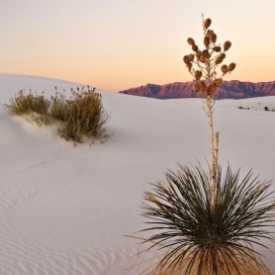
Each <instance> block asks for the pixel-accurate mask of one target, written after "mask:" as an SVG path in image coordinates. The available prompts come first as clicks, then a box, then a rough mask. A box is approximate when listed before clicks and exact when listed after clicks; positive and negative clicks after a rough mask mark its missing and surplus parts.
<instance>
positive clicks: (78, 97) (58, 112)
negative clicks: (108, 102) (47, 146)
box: [50, 89, 109, 142]
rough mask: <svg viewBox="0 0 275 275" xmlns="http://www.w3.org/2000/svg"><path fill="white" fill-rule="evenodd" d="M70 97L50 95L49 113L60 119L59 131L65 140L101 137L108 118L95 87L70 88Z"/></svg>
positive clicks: (78, 140)
mask: <svg viewBox="0 0 275 275" xmlns="http://www.w3.org/2000/svg"><path fill="white" fill-rule="evenodd" d="M71 92H72V96H71V98H70V99H65V97H64V96H62V95H59V94H56V95H55V96H54V97H52V105H51V109H50V114H51V116H52V117H53V118H55V119H58V120H60V121H61V125H60V127H59V133H60V135H61V136H62V137H64V138H65V139H67V140H73V141H76V142H81V141H82V139H83V137H87V138H96V139H97V138H102V137H103V136H104V128H103V125H104V124H105V123H106V121H107V120H108V118H109V115H108V114H107V113H106V111H105V109H104V108H103V105H102V101H101V95H100V94H99V93H96V92H95V89H93V90H90V89H88V90H87V91H84V90H83V89H82V90H81V91H80V90H79V89H78V91H74V90H71Z"/></svg>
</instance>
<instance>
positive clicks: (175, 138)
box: [0, 74, 275, 275]
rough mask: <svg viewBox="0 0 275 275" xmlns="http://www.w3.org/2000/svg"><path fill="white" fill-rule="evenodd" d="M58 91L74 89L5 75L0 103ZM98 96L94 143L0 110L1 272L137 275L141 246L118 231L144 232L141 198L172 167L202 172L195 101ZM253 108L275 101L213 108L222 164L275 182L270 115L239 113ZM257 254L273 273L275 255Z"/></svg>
mask: <svg viewBox="0 0 275 275" xmlns="http://www.w3.org/2000/svg"><path fill="white" fill-rule="evenodd" d="M55 86H57V87H58V90H59V91H63V89H65V90H66V91H67V93H68V94H69V93H70V88H71V87H76V86H77V84H74V83H69V82H64V81H58V80H53V79H44V78H35V77H23V76H18V75H5V74H2V75H0V103H1V104H4V103H8V99H9V98H10V97H11V96H13V95H14V94H15V93H17V92H18V91H19V90H20V89H23V88H24V89H25V90H26V91H28V90H29V89H32V90H33V91H36V92H38V93H40V92H42V91H45V94H46V96H50V95H51V94H53V93H54V87H55ZM100 92H101V94H102V98H103V104H104V106H105V108H106V109H107V110H108V112H110V113H111V120H110V121H109V122H108V124H107V125H106V126H107V129H108V132H109V133H110V134H112V137H111V138H110V139H109V140H108V141H107V142H106V143H105V144H100V143H98V144H94V145H92V146H91V147H90V146H89V145H88V144H81V145H78V146H76V147H74V146H73V145H72V143H69V142H66V141H64V140H62V139H61V138H59V137H58V136H57V135H56V133H55V132H54V131H53V130H52V129H50V128H45V127H42V128H39V127H37V126H35V125H33V124H30V123H27V122H26V121H24V120H23V119H21V118H15V117H10V116H9V115H8V114H7V112H6V111H5V109H4V108H1V109H0V129H1V132H0V163H1V166H0V188H1V192H0V196H1V198H0V206H1V207H0V244H1V245H0V274H1V275H32V274H33V275H63V274H64V275H65V274H66V275H67V274H68V275H69V274H71V275H78V274H79V275H93V274H102V275H103V274H104V275H108V274H110V275H111V274H112V275H121V274H127V275H135V274H138V271H137V270H138V269H130V270H127V271H125V269H126V268H127V267H129V266H130V265H132V264H135V263H138V262H139V261H140V260H141V259H140V258H137V257H133V256H134V255H135V253H137V252H138V251H139V250H140V249H141V248H142V247H140V246H139V244H138V243H139V242H138V241H137V240H134V239H130V238H127V237H125V236H124V235H129V234H133V232H136V231H138V230H140V229H143V228H145V227H146V225H145V223H144V222H145V219H144V218H143V217H142V216H141V215H140V214H141V204H142V194H143V192H144V191H146V190H150V189H151V186H150V185H149V183H155V182H156V181H157V180H159V179H163V178H164V173H165V172H166V171H167V169H172V170H175V169H177V163H180V164H182V165H185V164H197V161H198V160H199V161H200V162H201V163H202V164H203V165H204V166H206V159H207V158H208V129H207V124H206V117H205V115H204V112H203V109H202V104H201V101H200V100H198V99H196V100H194V99H193V100H178V101H175V100H171V101H161V100H156V99H148V98H141V97H133V96H128V95H122V94H115V93H111V92H106V91H100ZM259 102H262V103H261V104H262V106H265V105H264V104H270V105H268V106H270V107H272V106H273V105H274V106H275V97H270V98H257V99H249V100H239V101H234V100H225V101H219V102H217V103H216V108H215V109H216V110H215V122H216V129H217V130H219V132H220V139H221V142H220V163H221V164H223V165H225V166H226V165H227V163H228V162H230V163H231V165H232V167H233V168H234V169H238V168H239V167H241V168H242V172H243V173H246V172H248V170H250V169H251V168H253V171H254V174H255V176H256V175H258V174H260V177H261V178H262V179H275V169H274V163H275V153H274V148H275V126H274V121H275V113H274V112H265V111H259V110H258V111H254V110H250V111H247V110H240V109H238V108H237V107H238V106H241V105H242V106H250V107H252V106H254V107H255V108H256V106H258V103H259ZM175 103H181V104H175ZM271 248H273V249H274V250H275V246H273V247H271ZM260 252H263V253H264V255H265V256H267V262H268V264H269V266H270V267H271V268H272V271H273V272H274V273H275V261H274V260H273V258H274V256H273V255H272V254H271V253H270V252H267V251H263V250H262V249H260ZM150 254H151V255H150ZM152 255H154V254H153V252H151V253H149V255H148V257H149V256H152Z"/></svg>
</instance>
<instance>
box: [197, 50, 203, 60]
mask: <svg viewBox="0 0 275 275" xmlns="http://www.w3.org/2000/svg"><path fill="white" fill-rule="evenodd" d="M196 56H197V59H200V57H201V56H202V52H201V51H197V52H196Z"/></svg>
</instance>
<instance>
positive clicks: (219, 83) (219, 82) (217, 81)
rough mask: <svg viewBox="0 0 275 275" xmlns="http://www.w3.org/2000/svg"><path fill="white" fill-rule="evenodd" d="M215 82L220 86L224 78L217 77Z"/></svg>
mask: <svg viewBox="0 0 275 275" xmlns="http://www.w3.org/2000/svg"><path fill="white" fill-rule="evenodd" d="M214 83H215V85H216V86H217V87H219V86H220V85H221V84H222V79H221V78H217V79H215V81H214Z"/></svg>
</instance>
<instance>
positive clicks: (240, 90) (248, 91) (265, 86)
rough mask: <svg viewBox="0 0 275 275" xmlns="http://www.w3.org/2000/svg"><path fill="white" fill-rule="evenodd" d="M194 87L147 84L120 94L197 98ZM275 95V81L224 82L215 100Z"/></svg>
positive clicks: (187, 85)
mask: <svg viewBox="0 0 275 275" xmlns="http://www.w3.org/2000/svg"><path fill="white" fill-rule="evenodd" d="M192 87H193V82H175V83H171V84H165V85H156V84H147V85H145V86H140V87H137V88H131V89H128V90H124V91H120V92H119V93H122V94H128V95H135V96H145V97H152V98H159V99H172V98H192V97H197V95H196V94H195V92H194V91H193V88H192ZM274 95H275V81H270V82H259V83H252V82H242V81H237V80H232V81H224V82H223V84H222V85H221V86H220V88H218V90H217V92H216V97H215V98H216V99H226V98H231V99H243V98H251V97H262V96H274Z"/></svg>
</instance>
